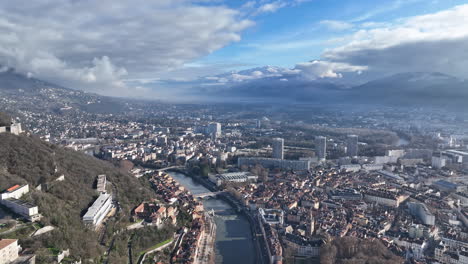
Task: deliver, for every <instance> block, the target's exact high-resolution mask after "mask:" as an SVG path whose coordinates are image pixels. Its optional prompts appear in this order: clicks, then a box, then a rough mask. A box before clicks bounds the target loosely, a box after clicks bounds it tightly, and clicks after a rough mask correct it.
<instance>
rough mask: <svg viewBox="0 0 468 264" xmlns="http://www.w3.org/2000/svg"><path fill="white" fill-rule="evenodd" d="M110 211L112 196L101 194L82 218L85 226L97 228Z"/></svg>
mask: <svg viewBox="0 0 468 264" xmlns="http://www.w3.org/2000/svg"><path fill="white" fill-rule="evenodd" d="M111 209H112V195H110V194H107V193H101V195H99V197H98V198H97V199H96V201H94V203H93V205H91V207H89V208H88V211H87V212H86V214H85V215H84V216H83V221H84V222H85V224H88V225H93V226H98V225H99V224H100V223H101V222H102V220H103V219H104V217H106V215H107V214H108V213H109V211H110V210H111Z"/></svg>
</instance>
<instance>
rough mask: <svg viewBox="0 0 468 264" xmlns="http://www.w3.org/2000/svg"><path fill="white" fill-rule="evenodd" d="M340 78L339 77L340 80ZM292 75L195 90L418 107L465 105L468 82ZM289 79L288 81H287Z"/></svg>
mask: <svg viewBox="0 0 468 264" xmlns="http://www.w3.org/2000/svg"><path fill="white" fill-rule="evenodd" d="M338 79H339V80H338ZM338 79H336V80H334V79H333V78H322V79H315V80H308V79H304V78H300V77H297V76H296V77H294V76H289V77H288V78H287V79H284V78H283V76H279V77H265V78H259V79H253V80H246V81H243V82H233V84H230V85H229V84H228V85H214V84H213V85H210V86H204V87H202V88H198V89H194V91H193V94H194V95H195V94H196V93H199V94H206V95H208V96H211V97H213V98H216V97H217V98H241V99H242V100H245V101H249V100H252V101H255V100H258V101H269V102H301V103H304V102H308V103H318V104H324V105H337V104H343V105H347V104H352V105H357V104H359V105H367V106H381V105H387V106H418V107H434V106H436V107H450V108H454V109H456V108H466V107H467V104H466V98H468V82H466V81H465V80H462V79H458V78H456V77H453V76H450V75H446V74H442V73H432V72H408V73H399V74H395V75H391V76H386V77H382V78H377V79H373V80H371V81H364V80H365V79H364V78H363V79H362V80H360V81H357V80H353V79H352V78H346V77H344V78H342V79H341V78H338ZM286 80H287V81H286Z"/></svg>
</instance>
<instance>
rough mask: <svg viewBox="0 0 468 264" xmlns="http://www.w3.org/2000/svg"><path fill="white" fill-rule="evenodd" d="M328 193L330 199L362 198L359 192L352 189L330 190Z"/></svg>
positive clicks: (348, 199)
mask: <svg viewBox="0 0 468 264" xmlns="http://www.w3.org/2000/svg"><path fill="white" fill-rule="evenodd" d="M329 195H330V198H331V199H332V200H343V201H358V200H361V199H362V195H361V193H359V192H358V191H356V190H354V189H344V190H331V191H330V193H329Z"/></svg>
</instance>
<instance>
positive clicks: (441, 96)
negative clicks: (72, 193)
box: [0, 66, 468, 113]
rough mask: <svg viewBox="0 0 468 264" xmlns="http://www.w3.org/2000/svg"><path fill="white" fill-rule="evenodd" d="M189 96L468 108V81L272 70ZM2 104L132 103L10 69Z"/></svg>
mask: <svg viewBox="0 0 468 264" xmlns="http://www.w3.org/2000/svg"><path fill="white" fill-rule="evenodd" d="M186 94H187V95H188V96H193V97H195V98H198V99H199V100H200V101H204V100H209V101H212V102H222V101H226V100H228V101H230V102H236V101H239V100H242V101H262V102H265V103H268V102H284V103H294V102H300V103H314V104H325V105H327V104H328V105H334V104H337V105H346V104H351V105H356V104H359V105H364V106H365V105H368V106H377V107H378V106H382V105H387V106H416V107H444V108H446V107H449V108H454V109H467V108H468V104H467V103H466V101H467V99H468V82H466V81H465V80H463V79H459V78H456V77H453V76H450V75H447V74H443V73H437V72H410V73H399V74H395V75H390V76H385V77H382V78H378V79H371V78H369V76H368V75H365V74H363V76H360V75H357V74H354V75H345V74H344V75H343V76H342V78H318V79H307V78H304V77H303V76H301V75H300V74H297V73H295V72H294V70H287V69H284V68H279V67H271V66H268V67H262V68H254V69H250V70H245V71H240V72H231V73H225V74H221V75H217V76H213V77H205V78H202V79H200V80H198V81H196V82H193V83H192V84H191V88H189V89H188V90H187V93H186ZM154 99H155V100H156V99H158V100H164V98H154ZM2 104H5V105H10V106H12V105H16V108H19V109H21V108H23V107H24V108H28V109H34V110H37V111H62V110H64V109H75V110H80V111H87V112H91V113H102V112H106V113H116V112H122V111H126V110H128V101H127V100H123V99H122V98H112V97H106V96H101V95H97V94H92V93H87V92H83V91H79V90H72V89H68V88H65V87H61V86H59V85H55V84H53V83H49V82H46V81H42V80H39V79H35V78H28V77H27V76H25V75H22V74H19V73H16V72H14V71H12V70H9V71H6V72H3V73H0V106H2Z"/></svg>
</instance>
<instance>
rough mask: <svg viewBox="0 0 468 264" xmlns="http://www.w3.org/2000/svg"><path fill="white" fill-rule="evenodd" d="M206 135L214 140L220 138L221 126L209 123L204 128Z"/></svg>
mask: <svg viewBox="0 0 468 264" xmlns="http://www.w3.org/2000/svg"><path fill="white" fill-rule="evenodd" d="M206 130H207V131H206V133H207V134H208V135H211V136H213V137H215V138H218V137H220V136H221V124H220V123H210V124H208V126H207V128H206Z"/></svg>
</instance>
